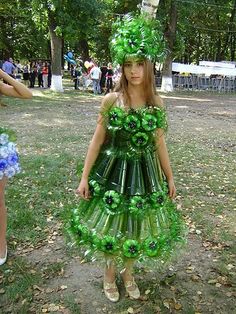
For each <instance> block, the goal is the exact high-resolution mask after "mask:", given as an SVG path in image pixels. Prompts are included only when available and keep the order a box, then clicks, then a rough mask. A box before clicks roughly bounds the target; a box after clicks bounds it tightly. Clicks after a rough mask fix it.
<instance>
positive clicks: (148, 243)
mask: <svg viewBox="0 0 236 314" xmlns="http://www.w3.org/2000/svg"><path fill="white" fill-rule="evenodd" d="M143 246H144V247H143V248H144V252H145V254H146V255H147V256H150V257H153V256H157V254H158V251H159V246H158V241H157V239H155V238H152V237H149V238H147V239H146V240H145V241H144V244H143Z"/></svg>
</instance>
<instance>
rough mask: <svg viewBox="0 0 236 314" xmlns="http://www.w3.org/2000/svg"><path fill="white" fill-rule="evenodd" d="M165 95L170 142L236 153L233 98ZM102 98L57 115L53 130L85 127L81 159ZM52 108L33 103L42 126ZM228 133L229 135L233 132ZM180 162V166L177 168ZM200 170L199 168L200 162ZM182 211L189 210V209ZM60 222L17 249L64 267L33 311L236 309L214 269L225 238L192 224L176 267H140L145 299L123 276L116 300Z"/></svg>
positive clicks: (227, 313) (32, 259) (41, 263)
mask: <svg viewBox="0 0 236 314" xmlns="http://www.w3.org/2000/svg"><path fill="white" fill-rule="evenodd" d="M35 94H36V95H40V91H35ZM162 97H163V99H164V101H165V103H166V105H167V110H168V114H169V121H170V122H169V135H168V138H167V142H170V143H173V144H174V147H177V145H178V143H181V141H183V142H185V141H189V143H190V144H191V139H193V142H194V143H195V139H196V136H197V137H198V138H199V141H200V142H201V143H204V142H207V141H208V142H209V145H213V146H214V149H222V150H225V151H226V152H227V153H230V154H232V156H233V155H234V156H236V96H235V95H219V94H217V95H213V94H203V93H200V92H199V93H194V94H191V93H189V94H188V93H173V94H171V95H164V94H163V95H162ZM100 100H101V97H97V98H94V97H93V96H89V97H87V98H84V97H82V98H80V97H78V99H75V100H74V102H73V103H71V104H70V105H68V103H66V102H64V103H61V105H60V112H58V114H57V117H56V118H57V121H56V119H54V120H53V121H52V120H51V123H54V124H55V127H56V126H57V123H59V122H58V121H59V120H60V121H62V122H63V123H64V125H66V124H68V125H71V124H72V125H74V127H75V128H79V129H80V131H81V132H82V134H81V141H80V145H79V147H78V145H75V147H74V148H73V147H72V149H74V150H76V152H77V154H78V155H79V156H81V158H83V157H84V154H85V152H86V148H87V144H88V141H89V138H90V137H91V134H92V132H93V129H94V120H95V119H96V114H97V111H98V108H99V102H100ZM50 110H52V109H50V108H49V107H48V106H47V105H45V108H40V111H39V110H38V111H37V108H36V107H34V108H32V111H34V113H35V114H36V111H37V115H40V120H41V123H45V124H48V123H49V120H50V119H51V117H50V115H51V112H50ZM6 118H7V117H6ZM16 119H17V118H16ZM25 121H26V120H24V123H25ZM12 124H14V120H12ZM17 124H18V129H21V128H23V123H22V125H21V123H20V122H19V121H18V122H17ZM213 131H214V132H213ZM227 132H228V134H230V136H227ZM196 134H197V135H196ZM214 134H215V135H214ZM219 134H221V135H220V136H219ZM222 138H223V139H224V140H223V141H222ZM26 140H27V139H26ZM173 156H174V152H172V153H171V158H174V157H173ZM234 158H235V157H234ZM234 160H235V159H234ZM177 166H178V165H177V164H175V167H177ZM235 166H236V165H235ZM195 167H196V168H197V167H198V165H195ZM180 176H181V174H179V173H178V174H177V181H176V185H177V187H178V179H180ZM190 179H191V178H190ZM192 180H194V178H192ZM182 188H183V186H182ZM193 196H194V193H193ZM178 201H179V202H180V203H181V202H182V199H181V197H179V199H178V198H177V203H178ZM206 202H207V200H206ZM181 210H183V213H185V214H186V210H187V209H186V208H185V206H183V208H181ZM230 217H231V216H230ZM232 217H234V216H232ZM234 223H235V222H233V224H234ZM61 227H62V224H61V223H60V222H58V223H57V225H56V226H54V228H52V230H51V241H48V242H45V243H44V245H43V246H41V247H39V248H38V249H33V250H24V251H23V252H22V251H20V250H18V251H17V252H16V255H19V256H22V257H24V258H25V259H26V260H27V261H28V262H29V263H31V264H32V265H34V266H36V267H37V268H40V269H43V268H45V267H47V265H49V264H50V265H51V264H52V263H53V262H55V263H62V265H63V267H62V268H61V269H60V271H59V272H58V274H57V275H56V276H54V277H53V278H48V279H47V278H45V280H44V285H43V286H40V287H35V296H34V300H32V312H33V311H34V310H33V309H36V308H39V307H38V306H39V305H40V306H41V308H40V311H39V312H37V313H52V312H53V313H66V314H69V313H82V314H94V313H112V314H121V313H131V314H132V313H141V314H149V313H150V314H151V313H153V314H154V313H184V314H200V313H201V314H208V313H214V314H234V313H236V310H235V304H236V292H235V290H234V288H235V286H234V285H235V282H234V283H233V282H228V281H227V282H226V280H225V276H224V274H221V273H220V272H219V270H218V269H216V267H215V263H217V261H218V260H219V258H220V256H221V255H222V254H223V253H224V252H223V251H224V250H225V249H227V247H226V246H220V245H219V243H216V244H215V245H212V244H211V245H210V244H209V241H208V240H206V237H203V236H202V234H201V231H199V230H197V229H196V228H194V227H193V228H190V232H189V235H188V243H187V245H186V247H185V248H184V249H183V252H181V254H180V256H179V258H178V259H177V260H176V261H175V263H174V264H171V265H168V267H167V268H163V269H162V270H160V271H154V270H153V271H151V270H150V269H143V268H141V269H137V274H136V278H137V283H138V284H139V285H140V288H141V293H142V298H141V300H138V301H132V300H129V299H127V298H126V297H125V291H124V288H123V285H122V282H121V280H120V279H119V280H118V286H119V288H120V291H121V300H120V301H119V302H118V303H117V304H113V303H111V302H109V301H108V300H107V299H106V298H105V296H104V294H103V291H102V274H103V271H102V268H101V265H100V264H98V263H83V262H82V260H81V258H80V257H79V256H77V254H76V253H75V252H74V251H73V252H72V253H71V252H70V250H69V249H68V248H67V246H66V243H65V240H64V237H63V235H62V231H61V229H62V228H61ZM234 227H235V225H234V226H232V225H230V228H232V231H231V232H232V233H234V232H235V231H233V228H234ZM234 234H235V233H234ZM229 245H230V244H229ZM234 245H235V244H234ZM234 262H235V259H234ZM229 265H231V266H229V268H230V270H231V272H235V267H236V264H235V263H234V264H233V263H232V262H230V263H229ZM65 300H67V303H66V302H65ZM68 303H71V304H72V303H74V304H77V305H78V308H77V309H76V306H74V309H73V308H70V307H69V306H68ZM79 309H80V310H79ZM0 310H1V309H0ZM35 311H36V310H35ZM37 311H38V310H37ZM3 313H5V312H3ZM6 313H7V310H6Z"/></svg>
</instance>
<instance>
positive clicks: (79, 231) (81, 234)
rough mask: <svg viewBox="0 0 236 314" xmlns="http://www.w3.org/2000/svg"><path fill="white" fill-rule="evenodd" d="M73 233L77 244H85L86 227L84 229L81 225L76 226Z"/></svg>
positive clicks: (87, 233)
mask: <svg viewBox="0 0 236 314" xmlns="http://www.w3.org/2000/svg"><path fill="white" fill-rule="evenodd" d="M73 229H74V233H75V236H76V240H77V241H78V242H81V241H84V242H87V241H88V239H89V230H88V229H87V227H85V226H84V225H82V224H78V225H77V226H74V228H73Z"/></svg>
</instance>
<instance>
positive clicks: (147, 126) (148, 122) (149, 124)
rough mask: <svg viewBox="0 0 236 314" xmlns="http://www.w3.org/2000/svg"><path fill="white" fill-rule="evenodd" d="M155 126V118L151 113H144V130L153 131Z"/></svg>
mask: <svg viewBox="0 0 236 314" xmlns="http://www.w3.org/2000/svg"><path fill="white" fill-rule="evenodd" d="M156 127H157V118H156V117H155V116H154V115H153V114H151V113H145V114H144V115H143V117H142V128H143V129H144V130H145V131H153V130H155V129H156Z"/></svg>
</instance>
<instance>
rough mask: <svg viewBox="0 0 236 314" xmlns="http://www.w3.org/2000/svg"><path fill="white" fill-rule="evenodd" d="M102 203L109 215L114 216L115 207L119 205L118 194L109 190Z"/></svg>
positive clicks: (119, 198)
mask: <svg viewBox="0 0 236 314" xmlns="http://www.w3.org/2000/svg"><path fill="white" fill-rule="evenodd" d="M103 201H104V203H105V207H106V209H107V210H108V212H109V213H110V214H115V213H116V212H117V211H116V209H117V207H118V206H119V205H120V203H121V197H120V194H119V193H118V192H116V191H113V190H109V191H106V193H105V194H104V196H103Z"/></svg>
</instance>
